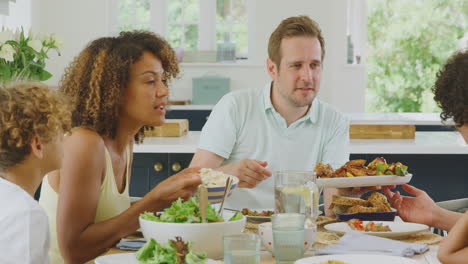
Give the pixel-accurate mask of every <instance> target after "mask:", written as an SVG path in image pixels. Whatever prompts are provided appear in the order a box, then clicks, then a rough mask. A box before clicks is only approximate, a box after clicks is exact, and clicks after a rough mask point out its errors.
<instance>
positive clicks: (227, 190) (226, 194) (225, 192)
mask: <svg viewBox="0 0 468 264" xmlns="http://www.w3.org/2000/svg"><path fill="white" fill-rule="evenodd" d="M232 181H233V179H232V177H228V178H227V179H226V186H224V194H223V200H222V201H221V206H220V207H219V210H218V215H221V214H222V213H223V207H224V201H225V200H226V197H227V196H228V194H229V189H231V185H232Z"/></svg>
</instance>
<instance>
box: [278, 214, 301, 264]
mask: <svg viewBox="0 0 468 264" xmlns="http://www.w3.org/2000/svg"><path fill="white" fill-rule="evenodd" d="M304 222H305V215H303V214H298V213H283V214H274V215H272V216H271V223H272V227H273V249H274V252H275V259H276V264H291V263H294V262H295V261H296V260H298V259H300V258H302V256H303V255H304Z"/></svg>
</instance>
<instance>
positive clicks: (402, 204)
mask: <svg viewBox="0 0 468 264" xmlns="http://www.w3.org/2000/svg"><path fill="white" fill-rule="evenodd" d="M433 92H434V95H435V96H434V99H435V101H436V102H437V103H438V104H439V106H440V107H441V108H442V113H441V117H442V120H444V121H445V120H447V119H449V118H452V119H453V121H454V122H455V124H456V126H457V129H458V131H459V132H460V134H461V135H462V136H463V138H464V139H465V141H466V142H468V50H467V49H465V50H464V51H460V52H458V53H455V54H454V55H453V56H452V57H451V58H450V59H449V60H448V62H447V64H446V65H445V66H444V67H443V69H442V70H441V71H440V72H439V74H438V76H437V81H436V83H435V85H434V88H433ZM403 190H405V191H406V192H408V193H410V194H412V195H414V197H410V196H402V195H401V194H400V193H399V192H392V191H390V190H389V188H388V187H385V188H384V192H385V194H386V195H387V197H388V198H389V199H390V202H391V203H392V206H393V207H394V208H396V209H397V210H398V215H399V216H400V217H401V218H402V219H403V220H405V221H408V222H416V223H423V224H427V225H430V226H434V227H436V228H439V229H444V230H450V232H449V235H448V237H447V238H446V239H445V240H444V241H443V242H442V243H441V245H440V250H439V253H438V257H439V259H440V260H441V262H442V263H444V264H445V263H447V264H458V263H460V264H461V263H467V259H468V211H467V212H466V213H465V214H462V213H457V212H452V211H449V210H446V209H443V208H441V207H439V206H437V205H436V203H435V202H434V201H433V200H432V199H431V198H430V197H429V195H427V193H426V192H424V191H423V190H420V189H417V188H415V187H414V186H411V185H407V184H405V185H403Z"/></svg>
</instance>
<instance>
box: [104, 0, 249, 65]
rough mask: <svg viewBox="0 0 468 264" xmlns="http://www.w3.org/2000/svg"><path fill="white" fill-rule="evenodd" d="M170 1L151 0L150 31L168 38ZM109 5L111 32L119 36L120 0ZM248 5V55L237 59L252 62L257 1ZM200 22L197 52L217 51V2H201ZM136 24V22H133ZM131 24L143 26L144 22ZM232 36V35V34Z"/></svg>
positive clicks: (202, 0)
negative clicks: (243, 58)
mask: <svg viewBox="0 0 468 264" xmlns="http://www.w3.org/2000/svg"><path fill="white" fill-rule="evenodd" d="M168 1H169V0H150V10H149V12H150V21H149V23H148V24H149V26H150V30H151V31H153V32H155V33H157V34H160V35H162V36H164V37H165V38H167V33H168V32H167V30H168V26H169V21H168V4H169V2H168ZM108 5H109V9H108V10H109V21H110V22H109V26H108V29H109V32H110V33H113V34H118V32H119V27H120V26H121V25H122V23H121V21H119V19H118V16H119V13H118V12H119V0H108ZM245 5H246V10H247V12H246V23H245V24H246V26H247V29H248V31H247V50H248V51H247V54H242V53H238V54H236V57H247V61H249V60H251V58H252V54H253V50H252V49H253V48H254V45H253V37H254V33H253V23H252V20H253V16H254V15H255V0H245ZM199 14H200V19H199V21H198V42H197V44H198V49H197V50H216V44H217V43H216V25H217V21H216V1H214V0H199ZM132 22H134V21H132ZM135 22H138V23H130V24H135V25H136V24H143V23H141V22H142V21H137V20H135ZM125 24H127V23H125ZM233 24H234V23H233ZM231 34H232V33H231Z"/></svg>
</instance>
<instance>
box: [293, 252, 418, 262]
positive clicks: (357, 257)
mask: <svg viewBox="0 0 468 264" xmlns="http://www.w3.org/2000/svg"><path fill="white" fill-rule="evenodd" d="M330 260H338V261H342V262H344V263H346V264H375V263H379V264H395V263H398V264H417V262H416V261H415V260H412V259H409V258H404V257H396V256H386V255H367V254H349V255H324V256H313V257H307V258H302V259H299V260H297V261H296V262H294V264H320V263H324V262H326V261H330Z"/></svg>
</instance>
